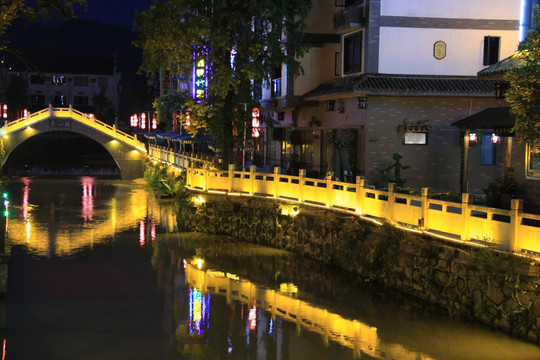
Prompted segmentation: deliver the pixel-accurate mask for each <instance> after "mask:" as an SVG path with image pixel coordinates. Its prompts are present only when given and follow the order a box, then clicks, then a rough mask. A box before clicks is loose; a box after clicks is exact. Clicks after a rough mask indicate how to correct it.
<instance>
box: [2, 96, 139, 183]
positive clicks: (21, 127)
mask: <svg viewBox="0 0 540 360" xmlns="http://www.w3.org/2000/svg"><path fill="white" fill-rule="evenodd" d="M0 132H1V135H2V141H3V143H4V149H5V152H6V156H5V157H4V159H3V162H2V165H4V164H5V163H6V161H7V159H8V158H9V156H10V155H11V154H12V153H13V151H14V150H15V149H17V147H19V146H20V145H21V144H22V143H24V142H25V141H27V140H29V139H31V138H33V137H35V136H36V135H39V134H45V133H50V132H71V133H75V134H78V135H82V136H84V137H86V138H89V139H92V140H94V141H95V142H97V143H98V144H100V145H101V146H102V147H103V148H104V149H105V151H106V152H108V153H109V154H110V155H111V157H112V159H113V161H114V162H115V163H116V165H117V166H118V169H119V171H120V178H121V179H135V178H138V177H141V176H142V175H143V169H142V165H143V160H144V159H145V158H146V148H145V146H144V144H143V143H141V142H139V141H138V140H137V139H136V138H135V137H133V136H132V135H128V134H126V133H124V132H122V131H119V130H117V129H116V128H114V127H113V126H110V125H107V124H105V123H103V122H101V121H99V120H97V119H95V118H93V117H89V116H86V115H85V114H83V113H81V112H79V111H77V110H75V109H73V108H71V107H70V108H53V107H49V108H47V109H44V110H41V111H39V112H37V113H33V114H31V115H29V116H28V117H26V118H22V119H18V120H16V121H13V122H10V123H8V124H7V125H4V126H3V127H2V128H1V129H0Z"/></svg>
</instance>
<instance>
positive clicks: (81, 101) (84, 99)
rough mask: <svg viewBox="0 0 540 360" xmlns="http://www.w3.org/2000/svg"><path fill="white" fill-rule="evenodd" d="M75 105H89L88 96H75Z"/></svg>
mask: <svg viewBox="0 0 540 360" xmlns="http://www.w3.org/2000/svg"><path fill="white" fill-rule="evenodd" d="M73 105H75V106H86V105H88V96H74V97H73Z"/></svg>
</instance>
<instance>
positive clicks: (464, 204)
mask: <svg viewBox="0 0 540 360" xmlns="http://www.w3.org/2000/svg"><path fill="white" fill-rule="evenodd" d="M470 202H471V194H469V193H463V194H461V216H462V218H463V225H462V226H461V229H462V230H461V234H459V238H460V239H461V240H464V241H468V240H469V239H470V238H471V236H470V229H469V226H470V224H469V223H470V221H469V218H470V216H471V214H470V212H471V211H470V210H469V204H470ZM443 210H444V209H443Z"/></svg>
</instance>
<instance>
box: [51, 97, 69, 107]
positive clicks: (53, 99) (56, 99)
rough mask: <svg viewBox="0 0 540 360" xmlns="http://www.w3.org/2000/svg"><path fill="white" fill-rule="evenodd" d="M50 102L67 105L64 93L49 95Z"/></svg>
mask: <svg viewBox="0 0 540 360" xmlns="http://www.w3.org/2000/svg"><path fill="white" fill-rule="evenodd" d="M51 104H52V105H53V106H61V105H63V106H65V105H67V98H66V96H65V95H53V96H51Z"/></svg>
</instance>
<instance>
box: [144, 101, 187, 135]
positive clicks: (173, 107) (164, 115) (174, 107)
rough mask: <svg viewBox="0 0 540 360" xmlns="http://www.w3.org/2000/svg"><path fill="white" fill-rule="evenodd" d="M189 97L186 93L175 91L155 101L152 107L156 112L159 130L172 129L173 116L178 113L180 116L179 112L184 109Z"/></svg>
mask: <svg viewBox="0 0 540 360" xmlns="http://www.w3.org/2000/svg"><path fill="white" fill-rule="evenodd" d="M188 95H189V94H187V93H185V92H176V91H174V92H168V93H165V94H163V95H161V96H159V97H157V98H156V99H155V100H154V102H153V104H152V105H153V106H154V110H156V118H157V122H158V128H159V129H162V130H167V131H168V130H171V129H172V118H173V114H174V113H175V112H176V113H177V114H178V115H180V111H179V110H181V109H183V108H184V106H185V102H186V98H187V97H188Z"/></svg>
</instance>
